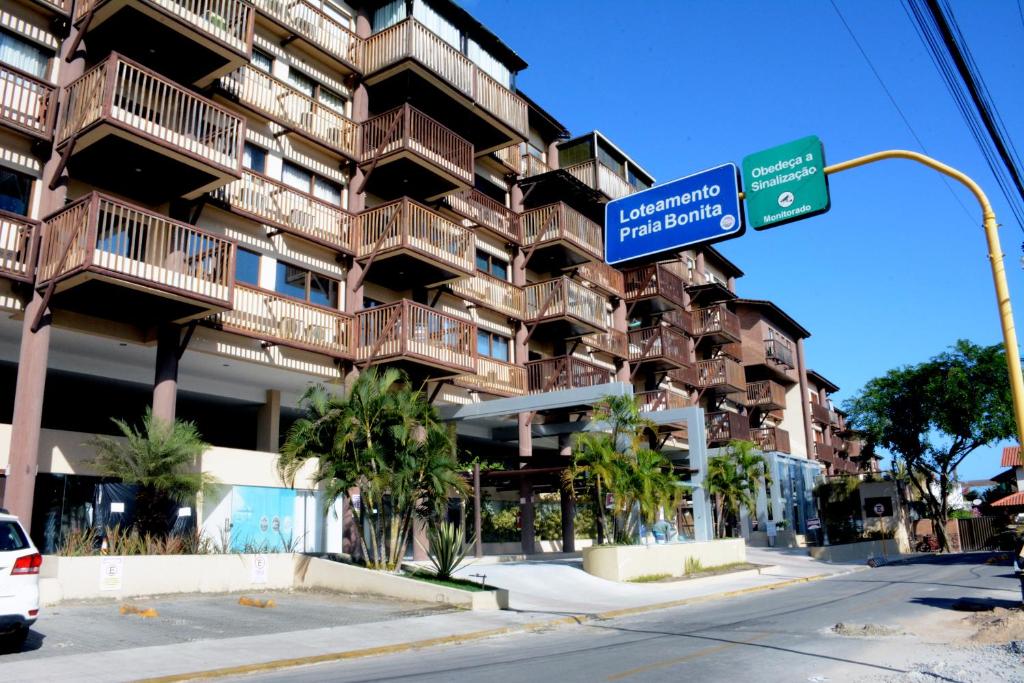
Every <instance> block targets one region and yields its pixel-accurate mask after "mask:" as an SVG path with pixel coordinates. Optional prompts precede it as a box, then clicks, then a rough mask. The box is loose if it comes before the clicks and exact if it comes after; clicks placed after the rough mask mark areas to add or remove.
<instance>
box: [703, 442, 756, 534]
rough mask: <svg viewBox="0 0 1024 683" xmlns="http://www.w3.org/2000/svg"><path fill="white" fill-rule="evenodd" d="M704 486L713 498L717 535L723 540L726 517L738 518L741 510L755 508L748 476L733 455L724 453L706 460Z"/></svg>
mask: <svg viewBox="0 0 1024 683" xmlns="http://www.w3.org/2000/svg"><path fill="white" fill-rule="evenodd" d="M758 457H759V456H758ZM704 485H705V486H706V487H707V490H708V493H711V494H712V495H714V496H715V515H716V517H717V525H716V526H717V535H718V537H719V538H723V537H724V536H725V519H726V516H727V515H733V516H739V513H740V509H741V508H746V509H747V510H753V509H754V507H755V500H754V495H753V492H752V488H751V478H750V475H749V473H748V472H745V471H744V469H743V467H742V465H741V464H740V459H739V458H738V457H737V456H736V455H735V454H734V453H730V452H726V453H725V454H723V455H718V456H715V457H713V458H710V459H709V460H708V467H707V473H706V474H705V476H704Z"/></svg>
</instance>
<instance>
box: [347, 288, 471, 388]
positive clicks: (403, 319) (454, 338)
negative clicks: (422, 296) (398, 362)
mask: <svg viewBox="0 0 1024 683" xmlns="http://www.w3.org/2000/svg"><path fill="white" fill-rule="evenodd" d="M356 321H357V325H356V329H357V342H356V358H357V359H358V360H360V361H371V362H379V361H383V360H387V359H393V358H399V357H403V356H415V357H417V358H418V359H420V360H421V361H425V362H428V363H431V364H440V365H443V366H445V367H449V368H452V369H456V370H458V369H462V370H467V371H473V372H475V371H476V325H473V324H472V323H469V322H466V321H465V320H460V319H459V318H455V317H453V316H450V315H446V314H444V313H441V312H440V311H435V310H433V309H431V308H427V307H426V306H423V305H421V304H417V303H413V302H411V301H407V300H403V301H400V302H398V303H394V304H388V305H386V306H379V307H377V308H371V309H368V310H364V311H359V312H358V313H356ZM375 347H376V352H375V353H374V348H375ZM371 353H374V356H373V357H372V358H371V355H370V354H371Z"/></svg>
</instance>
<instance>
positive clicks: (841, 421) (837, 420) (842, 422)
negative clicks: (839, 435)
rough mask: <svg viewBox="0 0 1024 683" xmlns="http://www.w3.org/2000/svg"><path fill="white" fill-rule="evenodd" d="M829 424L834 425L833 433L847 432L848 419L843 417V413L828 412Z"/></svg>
mask: <svg viewBox="0 0 1024 683" xmlns="http://www.w3.org/2000/svg"><path fill="white" fill-rule="evenodd" d="M828 422H829V424H830V425H832V430H833V431H837V432H845V431H846V418H845V417H843V416H842V414H841V413H838V412H836V411H835V410H830V411H829V412H828Z"/></svg>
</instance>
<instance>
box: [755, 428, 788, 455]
mask: <svg viewBox="0 0 1024 683" xmlns="http://www.w3.org/2000/svg"><path fill="white" fill-rule="evenodd" d="M750 440H751V441H753V442H754V445H756V446H757V447H758V448H759V449H760V450H762V451H765V452H768V451H776V452H779V453H791V452H792V450H791V449H790V446H789V432H787V431H786V430H785V429H782V428H780V427H759V428H757V429H751V430H750Z"/></svg>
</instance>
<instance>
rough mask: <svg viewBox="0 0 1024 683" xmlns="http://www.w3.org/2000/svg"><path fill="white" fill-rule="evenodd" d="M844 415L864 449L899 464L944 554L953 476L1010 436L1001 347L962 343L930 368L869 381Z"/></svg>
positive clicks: (921, 366)
mask: <svg viewBox="0 0 1024 683" xmlns="http://www.w3.org/2000/svg"><path fill="white" fill-rule="evenodd" d="M844 407H845V409H846V410H847V412H848V413H849V416H850V420H851V422H852V423H853V424H855V425H856V426H857V428H858V429H859V430H860V431H862V432H863V433H864V434H865V435H866V436H867V439H868V444H869V446H871V447H873V446H875V445H877V446H879V447H881V448H884V449H886V450H888V451H889V452H890V453H892V454H893V455H894V456H895V457H896V458H898V459H900V460H901V461H902V462H903V464H904V466H905V467H906V471H907V477H906V480H907V482H908V483H909V485H910V486H911V487H912V488H913V489H914V490H915V491H916V493H917V494H918V496H919V497H920V500H921V501H922V502H923V503H924V506H925V509H926V511H927V514H928V517H930V518H931V520H932V522H933V524H934V528H935V530H936V531H935V532H936V535H937V536H938V539H939V543H940V545H941V547H942V549H943V550H946V549H948V548H949V539H948V538H947V537H946V521H947V520H948V519H949V496H950V493H951V492H952V490H953V485H954V475H955V472H956V468H957V467H958V466H959V465H960V463H962V462H963V460H964V458H966V457H967V456H968V455H970V454H971V453H973V452H974V451H975V450H977V449H978V448H981V447H983V446H989V445H992V444H993V443H996V442H997V441H1001V440H1003V439H1008V438H1010V437H1012V436H1013V435H1014V434H1015V430H1016V426H1015V424H1014V415H1013V404H1012V400H1011V396H1010V383H1009V377H1008V375H1007V371H1006V355H1005V353H1004V351H1003V347H1002V346H1001V345H993V346H979V345H976V344H972V343H971V342H969V341H966V340H960V341H958V342H957V343H956V344H955V345H954V346H953V347H951V349H950V350H949V351H947V352H945V353H941V354H939V355H937V356H935V357H934V358H931V359H930V360H928V361H925V362H923V363H919V364H917V365H907V366H903V367H900V368H896V369H893V370H890V371H889V372H887V373H886V374H885V375H883V376H881V377H876V378H875V379H872V380H870V381H869V382H868V383H867V384H866V385H865V386H864V388H863V389H862V390H861V391H860V393H858V394H857V395H856V396H854V397H853V398H851V399H850V400H849V401H847V402H846V403H845V405H844Z"/></svg>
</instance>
